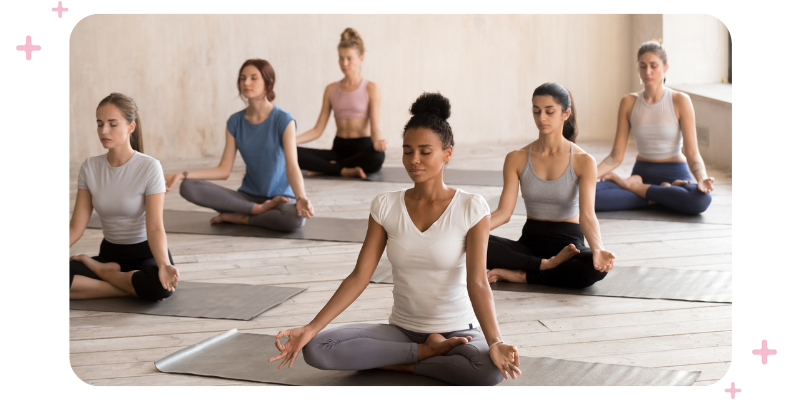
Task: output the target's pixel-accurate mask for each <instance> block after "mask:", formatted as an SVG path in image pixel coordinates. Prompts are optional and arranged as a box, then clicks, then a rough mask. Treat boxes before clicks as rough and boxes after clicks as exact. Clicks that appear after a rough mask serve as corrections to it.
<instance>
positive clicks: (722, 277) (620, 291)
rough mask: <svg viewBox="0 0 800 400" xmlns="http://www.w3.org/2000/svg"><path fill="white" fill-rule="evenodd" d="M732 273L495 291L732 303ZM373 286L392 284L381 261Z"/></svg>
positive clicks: (646, 275)
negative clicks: (568, 287)
mask: <svg viewBox="0 0 800 400" xmlns="http://www.w3.org/2000/svg"><path fill="white" fill-rule="evenodd" d="M731 276H732V275H731V272H729V271H697V270H686V269H673V268H653V267H616V268H614V269H612V270H611V272H609V273H608V275H606V277H605V278H604V279H603V280H601V281H599V282H597V283H595V284H594V285H592V286H589V287H588V288H585V289H567V288H559V287H552V286H544V285H532V284H528V283H511V282H495V283H492V284H491V286H492V289H494V290H507V291H511V292H532V293H556V294H578V295H586V296H607V297H633V298H638V299H668V300H686V301H702V302H709V303H731V302H733V300H732V294H731ZM370 282H372V283H394V281H393V279H392V266H391V264H390V263H389V260H387V259H385V258H383V259H381V262H380V263H378V268H376V269H375V273H374V274H373V275H372V280H371V281H370Z"/></svg>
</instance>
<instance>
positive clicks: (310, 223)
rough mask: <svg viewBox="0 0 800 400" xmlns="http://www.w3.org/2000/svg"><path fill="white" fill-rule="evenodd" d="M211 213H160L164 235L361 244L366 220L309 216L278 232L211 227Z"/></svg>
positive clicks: (95, 223) (94, 222)
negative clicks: (292, 228)
mask: <svg viewBox="0 0 800 400" xmlns="http://www.w3.org/2000/svg"><path fill="white" fill-rule="evenodd" d="M214 215H215V214H212V213H206V212H201V211H176V210H164V229H165V230H166V231H167V233H192V234H198V235H221V236H250V237H263V238H277V239H306V240H327V241H333V242H354V243H362V242H364V237H365V236H366V235H367V220H366V219H345V218H326V217H311V218H309V219H307V220H306V224H305V225H304V226H303V227H302V228H300V229H298V230H296V231H294V232H278V231H273V230H269V229H266V228H260V227H257V226H250V225H238V224H231V223H222V224H212V223H210V222H209V220H211V218H212V217H214ZM88 227H89V228H94V229H100V228H101V226H100V218H99V216H98V215H97V214H94V215H92V218H91V219H90V220H89V225H88Z"/></svg>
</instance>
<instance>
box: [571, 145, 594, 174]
mask: <svg viewBox="0 0 800 400" xmlns="http://www.w3.org/2000/svg"><path fill="white" fill-rule="evenodd" d="M572 167H573V169H575V172H576V173H577V174H579V175H581V174H582V173H584V172H589V170H592V169H594V170H595V171H596V168H597V162H596V161H595V159H594V157H592V155H591V154H589V153H587V152H586V151H585V150H583V149H581V148H580V147H578V146H577V145H575V147H574V151H573V153H572Z"/></svg>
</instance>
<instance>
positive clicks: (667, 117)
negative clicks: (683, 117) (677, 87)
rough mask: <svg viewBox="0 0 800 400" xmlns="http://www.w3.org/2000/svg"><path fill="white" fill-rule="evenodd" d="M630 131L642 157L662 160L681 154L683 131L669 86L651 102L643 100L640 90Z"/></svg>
mask: <svg viewBox="0 0 800 400" xmlns="http://www.w3.org/2000/svg"><path fill="white" fill-rule="evenodd" d="M631 135H632V136H633V139H634V140H635V141H636V148H637V149H638V150H639V155H640V156H641V157H642V158H646V159H649V160H663V159H665V158H671V157H675V156H677V155H678V154H681V147H683V135H682V134H681V126H680V124H679V123H678V118H677V117H675V108H674V106H673V105H672V90H671V89H670V88H667V90H666V91H665V92H664V95H663V96H662V97H661V100H659V101H658V103H656V104H652V105H651V104H647V102H646V101H644V90H642V91H641V92H639V96H637V97H636V102H634V103H633V110H632V111H631Z"/></svg>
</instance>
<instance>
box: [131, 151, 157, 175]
mask: <svg viewBox="0 0 800 400" xmlns="http://www.w3.org/2000/svg"><path fill="white" fill-rule="evenodd" d="M135 157H136V162H137V163H138V164H139V165H140V166H141V168H143V169H147V170H149V171H152V170H157V171H161V161H158V160H157V159H155V158H153V157H151V156H148V155H147V154H144V153H139V152H138V151H137V152H136V154H135Z"/></svg>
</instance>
